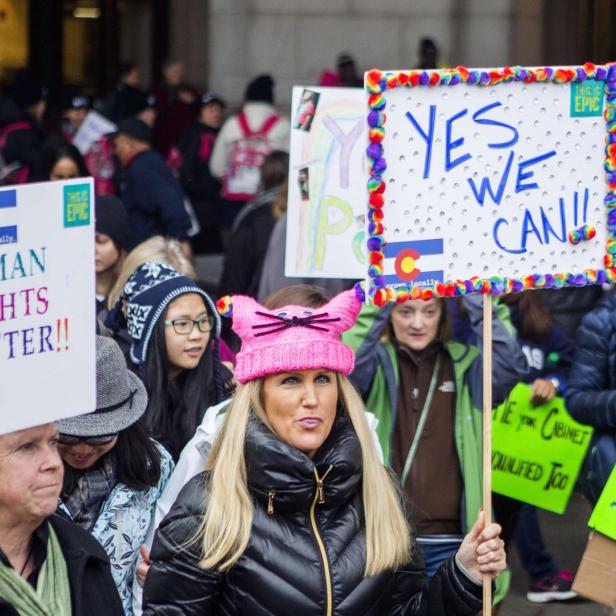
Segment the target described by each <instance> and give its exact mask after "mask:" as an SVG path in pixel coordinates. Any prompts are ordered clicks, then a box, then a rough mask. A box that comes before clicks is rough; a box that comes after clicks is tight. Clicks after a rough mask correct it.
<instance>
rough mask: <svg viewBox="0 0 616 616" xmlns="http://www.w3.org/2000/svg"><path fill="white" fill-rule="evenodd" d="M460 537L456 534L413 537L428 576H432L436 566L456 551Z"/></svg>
mask: <svg viewBox="0 0 616 616" xmlns="http://www.w3.org/2000/svg"><path fill="white" fill-rule="evenodd" d="M462 539H463V537H458V536H456V535H425V536H419V537H416V538H415V540H416V542H417V546H418V547H419V549H420V550H421V555H422V556H423V560H424V564H425V565H426V574H427V576H428V577H430V578H431V577H434V574H435V573H436V572H437V571H438V568H439V567H440V566H441V565H442V564H443V563H444V562H445V561H446V560H448V559H449V558H451V557H452V556H453V555H454V554H455V553H456V552H457V551H458V548H459V547H460V544H461V543H462Z"/></svg>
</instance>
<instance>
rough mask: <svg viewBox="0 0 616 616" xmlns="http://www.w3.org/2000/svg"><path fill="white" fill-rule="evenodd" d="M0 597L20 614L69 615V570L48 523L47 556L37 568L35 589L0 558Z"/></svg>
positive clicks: (41, 615) (20, 615)
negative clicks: (38, 569) (38, 570)
mask: <svg viewBox="0 0 616 616" xmlns="http://www.w3.org/2000/svg"><path fill="white" fill-rule="evenodd" d="M0 597H2V598H3V599H6V600H7V601H8V602H9V604H10V605H12V606H13V607H14V608H15V609H16V610H17V612H18V614H19V616H50V615H51V614H53V616H71V611H72V610H71V589H70V585H69V581H68V570H67V568H66V561H65V560H64V556H63V554H62V549H61V548H60V544H59V543H58V538H57V537H56V533H55V531H54V529H53V528H52V526H51V524H49V539H48V541H47V557H46V558H45V562H44V563H43V566H42V567H41V570H40V572H39V576H38V582H37V584H36V590H34V588H32V586H30V584H28V582H27V581H26V580H24V579H23V578H22V577H21V576H20V575H19V574H18V573H17V572H16V571H15V570H14V569H13V568H12V567H8V566H7V565H5V564H3V563H2V562H0Z"/></svg>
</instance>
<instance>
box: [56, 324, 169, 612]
mask: <svg viewBox="0 0 616 616" xmlns="http://www.w3.org/2000/svg"><path fill="white" fill-rule="evenodd" d="M147 404H148V396H147V393H146V391H145V387H144V386H143V383H142V382H141V381H140V380H139V378H138V377H137V376H136V375H134V374H133V373H132V372H131V371H130V370H128V368H127V367H126V360H125V359H124V356H123V355H122V351H121V350H120V348H119V347H118V345H117V344H116V343H115V342H114V341H113V339H111V338H106V337H104V336H97V337H96V410H95V411H94V412H93V413H88V414H86V415H79V416H77V417H71V418H68V419H62V420H60V421H58V422H57V426H58V431H59V436H58V451H59V452H60V456H61V457H62V460H63V462H64V483H63V487H62V493H61V496H60V505H59V511H60V512H62V513H64V514H65V515H66V516H68V517H69V518H70V519H71V520H73V522H75V524H77V525H78V526H79V527H81V528H82V529H84V530H87V531H89V532H90V533H92V535H93V536H94V537H95V538H96V539H97V540H98V541H99V543H100V544H101V545H102V546H103V547H104V549H105V551H106V553H107V555H108V557H109V560H110V562H111V572H112V575H113V579H114V581H115V583H116V586H117V588H118V592H119V594H120V597H121V599H122V603H123V605H124V610H125V612H126V614H127V615H129V616H130V615H131V614H132V613H133V611H132V583H133V576H134V573H135V566H136V563H137V558H138V556H139V547H140V546H141V544H142V542H143V539H144V538H145V535H146V532H147V530H148V527H149V524H150V519H151V517H152V514H153V511H154V508H155V506H156V501H157V499H158V497H159V496H160V494H161V493H162V491H163V488H164V487H165V483H166V482H167V479H168V478H169V475H170V474H171V471H172V470H173V461H172V460H171V456H170V455H169V453H168V452H167V451H166V450H165V449H164V448H163V447H162V446H161V445H160V444H159V443H157V442H156V441H153V440H152V439H150V438H149V437H148V436H147V434H146V431H145V429H144V427H143V425H142V423H141V421H140V419H141V417H142V416H143V414H144V412H145V410H146V407H147Z"/></svg>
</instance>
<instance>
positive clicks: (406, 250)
mask: <svg viewBox="0 0 616 616" xmlns="http://www.w3.org/2000/svg"><path fill="white" fill-rule="evenodd" d="M383 255H384V257H385V267H386V268H387V269H388V270H389V271H391V265H392V260H393V266H394V271H395V274H387V275H385V276H383V278H384V280H385V284H388V285H400V284H409V283H412V284H417V285H419V286H424V285H433V284H435V283H436V282H443V270H442V269H439V268H442V258H443V257H442V255H443V240H442V238H441V239H434V240H417V241H414V242H390V243H388V244H385V246H384V247H383Z"/></svg>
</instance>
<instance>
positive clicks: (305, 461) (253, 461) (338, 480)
mask: <svg viewBox="0 0 616 616" xmlns="http://www.w3.org/2000/svg"><path fill="white" fill-rule="evenodd" d="M245 457H246V468H247V475H248V487H249V488H250V491H251V492H252V493H253V495H254V496H255V497H256V498H257V500H259V501H262V502H264V503H267V501H268V496H269V492H270V491H273V492H275V496H274V509H275V510H282V511H307V510H308V509H309V508H310V506H311V504H312V500H313V498H314V495H315V490H316V478H315V474H314V469H315V467H316V470H317V473H318V475H319V477H321V478H323V477H324V476H325V473H327V476H326V477H325V480H324V481H323V488H324V498H325V502H324V503H322V504H320V507H322V508H331V507H337V506H340V505H342V504H344V503H346V502H348V501H349V500H350V499H351V498H353V497H354V496H355V494H356V493H357V490H358V489H359V486H360V484H361V478H362V454H361V447H360V444H359V440H358V438H357V435H356V434H355V431H354V430H353V427H352V426H351V424H350V423H349V421H348V419H347V418H346V416H345V415H344V413H343V412H342V411H339V412H338V415H337V417H336V420H335V421H334V425H333V426H332V430H331V432H330V434H329V436H328V437H327V439H326V440H325V442H324V443H323V445H322V446H321V447H320V449H319V450H318V451H317V452H316V454H315V456H314V458H313V459H311V458H309V457H308V456H307V455H306V454H304V453H302V452H301V451H300V450H299V449H296V448H295V447H293V446H292V445H289V444H288V443H287V442H285V441H283V440H282V439H281V438H280V437H278V436H277V435H276V434H274V433H273V432H272V431H271V430H270V429H269V428H268V427H267V426H266V425H264V424H263V422H262V421H261V420H260V419H258V418H257V417H254V416H253V419H251V421H250V423H249V425H248V429H247V434H246V445H245ZM330 467H331V470H329V472H328V469H330Z"/></svg>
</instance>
